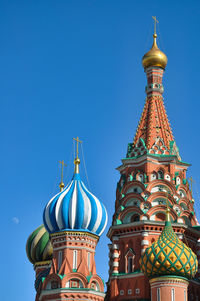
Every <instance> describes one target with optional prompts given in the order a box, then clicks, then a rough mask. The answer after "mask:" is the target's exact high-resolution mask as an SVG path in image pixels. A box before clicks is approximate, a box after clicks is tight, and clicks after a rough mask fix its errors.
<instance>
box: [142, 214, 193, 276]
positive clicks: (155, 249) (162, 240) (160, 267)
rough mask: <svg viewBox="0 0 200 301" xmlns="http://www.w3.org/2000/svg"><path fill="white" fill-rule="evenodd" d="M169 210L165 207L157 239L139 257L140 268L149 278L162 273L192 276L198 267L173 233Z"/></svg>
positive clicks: (191, 253)
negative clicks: (163, 218) (163, 225)
mask: <svg viewBox="0 0 200 301" xmlns="http://www.w3.org/2000/svg"><path fill="white" fill-rule="evenodd" d="M169 212H170V210H169V209H167V213H166V222H165V228H164V229H163V231H162V233H161V235H160V236H159V238H158V240H157V241H155V242H154V243H153V244H152V245H151V246H150V247H148V248H147V249H146V250H145V252H144V254H143V255H142V257H141V259H140V266H141V269H142V271H143V273H144V274H145V275H146V276H148V277H150V278H154V277H157V276H162V275H175V276H182V277H185V278H188V279H190V278H193V277H194V276H195V274H196V272H197V268H198V261H197V257H196V255H195V254H194V252H193V251H192V250H191V249H190V248H189V247H187V246H186V245H185V244H184V243H183V242H182V241H181V240H180V239H179V238H178V236H177V235H176V234H175V232H174V230H173V228H172V225H171V221H170V215H169Z"/></svg>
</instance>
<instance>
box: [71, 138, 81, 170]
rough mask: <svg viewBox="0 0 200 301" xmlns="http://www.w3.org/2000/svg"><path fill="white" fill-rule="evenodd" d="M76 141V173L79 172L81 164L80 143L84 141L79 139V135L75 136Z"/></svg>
mask: <svg viewBox="0 0 200 301" xmlns="http://www.w3.org/2000/svg"><path fill="white" fill-rule="evenodd" d="M73 139H74V140H75V141H76V158H75V160H74V164H75V170H74V173H79V164H80V162H81V161H80V159H79V157H78V144H79V143H82V141H80V140H79V139H78V137H77V138H73Z"/></svg>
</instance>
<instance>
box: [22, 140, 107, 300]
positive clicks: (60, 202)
mask: <svg viewBox="0 0 200 301" xmlns="http://www.w3.org/2000/svg"><path fill="white" fill-rule="evenodd" d="M75 140H76V141H77V156H76V159H75V161H74V164H75V170H74V175H73V177H72V180H71V182H70V183H69V184H68V185H67V186H66V187H64V183H63V180H62V179H63V172H62V178H61V183H60V185H59V186H60V192H59V193H58V194H56V195H55V196H53V198H52V199H51V200H50V201H49V202H48V203H47V205H46V207H45V209H44V214H43V221H44V226H45V228H46V230H47V232H46V230H45V228H44V227H43V226H41V227H42V230H41V229H40V228H39V230H40V232H39V233H38V231H39V230H38V229H37V230H36V231H34V232H33V233H32V234H31V236H30V237H29V239H28V242H27V256H28V258H29V260H30V261H31V262H32V263H33V264H34V267H35V270H36V281H35V288H36V291H37V294H36V299H35V300H36V301H47V300H49V301H50V300H52V301H53V300H54V301H55V300H56V301H59V300H95V301H103V300H104V297H105V293H104V282H103V280H102V279H101V277H100V276H99V275H97V272H96V265H95V258H94V256H95V249H96V245H97V243H98V241H99V238H100V236H101V234H102V233H103V231H104V229H105V227H106V224H107V212H106V209H105V207H104V205H103V204H102V203H101V202H100V201H99V200H98V199H97V198H96V197H95V196H94V195H93V194H92V193H91V192H89V191H88V189H87V188H86V187H85V185H84V183H83V182H82V180H81V177H80V174H79V164H80V159H79V158H78V143H79V142H80V141H79V139H78V138H77V139H75ZM60 163H61V164H62V167H63V165H64V162H63V161H62V162H60ZM62 171H63V168H62ZM41 231H42V232H41ZM44 233H45V235H46V236H45V237H43V236H44V235H43V234H44ZM37 245H38V246H37ZM46 245H47V246H46ZM48 246H49V248H50V250H49V248H48V249H47V247H48ZM45 247H46V249H47V250H46V249H45ZM47 251H48V252H47ZM47 255H49V256H48V259H49V261H48V262H46V261H45V262H44V260H45V259H46V258H47Z"/></svg>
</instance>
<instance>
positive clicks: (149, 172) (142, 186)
mask: <svg viewBox="0 0 200 301" xmlns="http://www.w3.org/2000/svg"><path fill="white" fill-rule="evenodd" d="M156 40H157V35H156V32H154V35H153V46H152V48H151V49H150V51H149V52H147V53H146V54H145V55H144V56H143V59H142V64H143V67H144V71H145V73H146V76H147V85H146V94H147V96H146V101H145V106H144V110H143V112H142V116H141V118H140V122H139V125H138V128H137V131H136V134H135V137H134V140H133V142H131V143H129V144H128V149H127V154H126V157H125V158H123V159H122V164H121V165H120V166H119V167H118V171H119V173H120V179H119V182H118V183H117V189H116V201H115V212H114V214H113V218H112V224H111V225H110V228H109V230H108V233H107V236H108V237H109V239H110V244H109V278H108V282H107V291H106V293H104V283H103V280H102V279H101V278H100V276H99V275H98V274H97V271H96V266H95V259H94V255H95V248H96V245H97V243H98V240H99V238H100V236H101V234H102V233H103V231H104V229H105V227H106V224H107V212H106V209H105V207H104V205H103V204H102V203H101V202H100V201H99V200H98V199H97V198H96V197H95V196H94V195H93V194H92V193H91V192H90V191H89V190H88V189H87V188H86V186H85V185H84V183H83V182H82V180H81V176H80V174H79V164H80V159H79V157H78V143H79V142H80V141H79V140H78V139H77V155H76V159H75V161H74V164H75V170H74V175H73V177H72V180H71V182H70V183H69V184H68V185H67V186H66V187H64V184H63V183H62V181H61V184H60V192H59V193H58V194H56V195H55V196H53V197H52V199H51V200H50V201H49V202H48V203H47V205H46V207H45V208H44V213H43V223H44V225H41V226H40V227H39V228H37V229H36V230H35V231H33V233H32V234H31V235H30V236H29V238H28V241H27V246H26V250H27V256H28V258H29V260H30V262H31V263H32V264H33V265H34V270H35V275H36V276H35V289H36V301H39V300H40V301H46V300H54V301H59V300H97V301H103V300H104V299H105V300H106V301H109V300H110V301H118V300H141V301H142V300H143V301H150V300H152V301H175V300H176V301H187V300H189V301H192V300H193V301H197V300H200V281H199V279H200V278H199V277H200V269H199V268H198V265H199V264H198V263H199V261H200V225H199V223H198V221H197V218H196V214H195V210H194V200H193V197H192V192H191V189H190V186H189V183H188V179H187V176H186V172H187V169H188V167H189V164H188V163H186V162H184V161H183V160H182V158H181V156H180V153H179V149H178V147H177V145H176V142H175V140H174V137H173V134H172V129H171V126H170V124H169V121H168V117H167V114H166V111H165V107H164V102H163V92H164V88H163V83H162V81H163V74H164V71H165V68H166V65H167V57H166V55H165V54H164V53H163V52H162V51H160V49H159V48H158V46H157V41H156ZM105 248H106V246H105ZM105 265H106V263H105Z"/></svg>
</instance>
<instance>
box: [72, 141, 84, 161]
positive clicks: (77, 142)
mask: <svg viewBox="0 0 200 301" xmlns="http://www.w3.org/2000/svg"><path fill="white" fill-rule="evenodd" d="M73 139H74V140H75V141H76V158H78V144H79V143H82V141H80V140H79V139H78V137H77V138H73Z"/></svg>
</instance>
